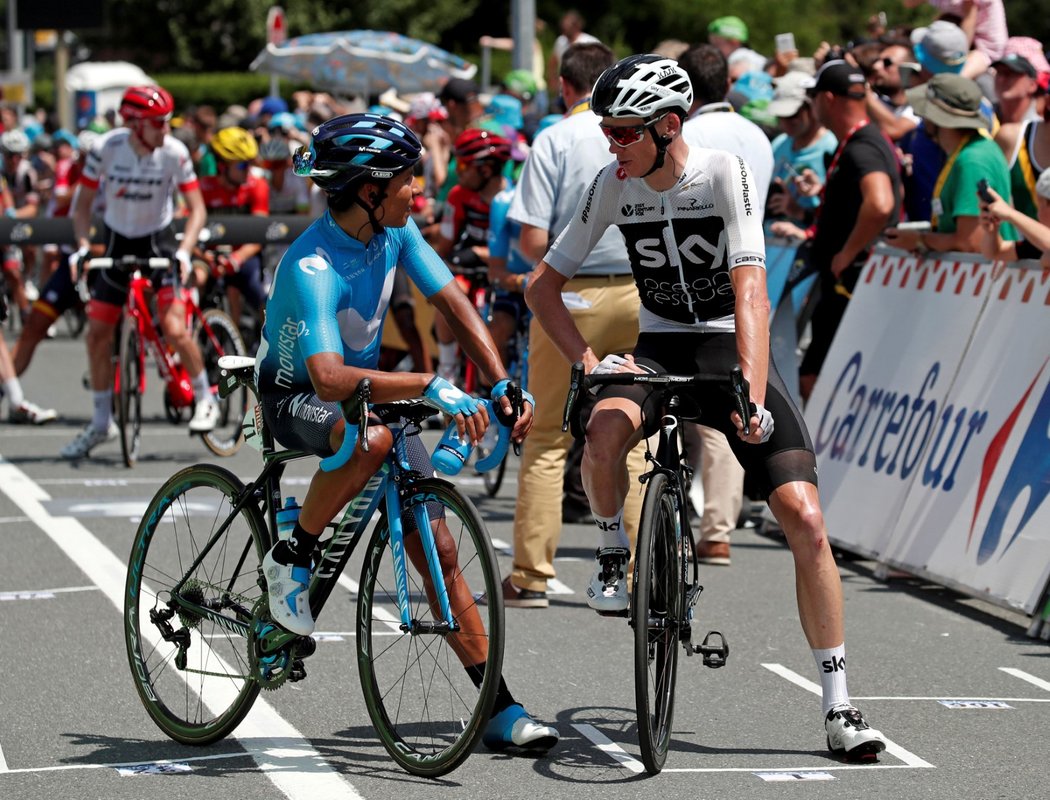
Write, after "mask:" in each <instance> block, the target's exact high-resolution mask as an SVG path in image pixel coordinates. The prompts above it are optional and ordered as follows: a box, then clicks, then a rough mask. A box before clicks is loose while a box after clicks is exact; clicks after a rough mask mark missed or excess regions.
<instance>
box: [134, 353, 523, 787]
mask: <svg viewBox="0 0 1050 800" xmlns="http://www.w3.org/2000/svg"><path fill="white" fill-rule="evenodd" d="M253 363H254V360H253V359H250V358H233V359H224V360H223V362H222V365H221V366H222V367H223V378H222V381H221V382H220V393H231V392H235V391H237V390H238V389H239V388H241V387H245V386H247V387H248V388H250V389H251V390H252V391H253V392H255V393H256V394H257V392H256V389H255V386H254V383H253V375H252V372H253ZM368 390H369V387H368V382H367V381H362V384H361V386H360V388H359V389H358V391H357V393H356V394H355V395H354V397H352V398H350V399H349V400H348V401H346V402H345V403H344V404H343V413H344V415H345V416H346V419H347V436H346V437H345V441H344V445H343V448H342V449H341V450H340V452H339V453H336V454H335V455H334V456H332V457H330V458H328V459H324V460H322V463H321V466H322V469H336V468H338V467H339V466H341V465H342V464H344V463H346V461H347V460H348V459H349V457H350V455H351V453H352V451H353V448H354V445H355V441H360V442H362V443H367V441H368V440H367V437H366V433H367V426H368V424H369V415H370V414H371V415H372V416H373V417H377V418H378V419H379V420H380V421H381V422H382V423H383V424H386V425H387V426H388V427H390V428H391V430H392V432H393V433H394V446H393V448H392V450H391V453H390V455H389V456H388V457H387V459H386V461H385V462H384V464H383V467H382V469H381V470H380V471H379V472H378V473H377V474H376V475H375V476H373V477H372V478H371V479H370V480H369V481H368V483H367V484H366V486H365V487H364V489H363V490H362V491H361V493H360V494H359V495H358V496H357V497H356V498H355V499H354V500H352V501H351V502H350V504H349V506H348V507H347V509H346V512H345V513H344V515H343V517H342V519H341V520H340V521H339V522H338V523H336V524H334V525H331V526H329V527H330V528H331V531H330V532H326V533H325V534H323V535H322V537H321V540H320V542H319V545H318V547H317V549H316V550H315V553H314V570H313V575H312V578H311V582H310V606H311V609H312V611H313V614H314V618H315V619H317V618H318V617H319V614H320V612H321V610H322V609H323V608H324V606H325V604H326V602H327V601H328V599H329V598H330V597H331V595H332V591H333V590H334V588H335V586H336V584H337V583H341V584H344V585H346V587H347V588H349V589H351V591H353V592H356V594H357V614H356V617H357V619H356V630H355V632H356V636H355V644H356V650H357V664H358V671H359V677H360V683H361V689H362V692H363V694H364V700H365V705H366V707H367V709H368V713H369V716H370V717H371V720H372V723H373V725H374V726H375V730H376V733H377V734H378V736H379V739H380V741H381V742H382V744H383V746H384V747H385V748H386V750H387V752H388V753H389V754H390V756H391V758H393V759H394V761H396V762H397V763H398V764H399V765H400V766H401V767H403V768H404V769H405V770H407V771H409V772H411V773H413V774H416V775H423V776H428V777H434V776H438V775H443V774H445V773H447V772H450V771H451V770H453V769H455V768H456V767H457V766H458V765H459V764H461V763H462V762H463V760H464V759H466V758H467V756H468V755H469V754H470V752H471V751H472V750H473V748H474V746H475V745H476V744H477V742H478V740H479V739H480V737H481V735H482V733H483V730H484V727H485V724H486V723H487V722H488V720H489V717H490V715H491V711H492V706H493V702H494V700H495V697H496V691H497V689H498V685H499V679H500V675H501V673H502V664H503V642H504V629H503V603H502V599H501V598H502V593H501V591H500V575H499V569H498V566H497V563H496V556H495V553H494V551H493V549H492V544H491V542H490V540H489V536H488V532H487V530H486V528H485V523H484V521H483V520H482V519H481V517H480V515H479V514H478V512H477V510H476V509H475V508H474V506H473V504H472V503H471V502H470V500H468V499H467V498H465V497H463V496H462V495H461V494H460V493H459V492H458V491H457V490H456V489H455V487H454V486H453V485H452V484H450V483H448V482H447V481H444V480H440V479H437V478H433V477H428V476H424V475H423V474H421V473H419V472H416V471H413V470H412V469H411V468H410V467H409V464H408V460H407V456H406V440H407V437H409V436H413V435H416V434H418V433H419V430H420V424H421V423H422V421H423V420H424V419H426V418H428V417H430V416H431V415H432V414H433V408H431V407H430V406H427V405H426V404H425V403H424V402H423V401H422V400H409V401H403V402H396V403H388V404H383V405H375V406H369V405H368ZM366 409H370V414H369V412H368V411H366ZM354 426H356V427H357V436H356V437H355V436H353V435H351V432H352V431H353V430H354ZM245 427H246V439H247V440H249V441H250V440H251V439H252V438H253V437H258V439H259V440H261V444H262V448H261V450H262V457H263V469H262V472H261V473H260V474H259V476H258V477H257V478H256V479H255V480H253V481H251V482H250V483H248V484H245V483H243V482H242V481H241V480H240V479H239V478H237V476H235V475H234V474H233V473H231V472H230V471H229V470H226V469H223V468H221V467H218V466H215V465H213V464H198V465H196V466H192V467H188V468H186V469H184V470H181V471H180V472H178V473H176V474H175V475H173V476H172V477H171V478H170V479H168V481H167V482H166V483H165V484H164V485H163V486H161V488H160V490H159V491H158V492H157V494H156V495H155V496H154V498H153V500H152V501H151V502H150V504H149V506H148V508H147V510H146V513H145V515H144V516H143V518H142V522H141V524H140V525H139V528H138V532H137V533H136V535H135V541H134V544H133V546H132V550H131V558H130V561H129V565H128V573H127V583H126V587H125V608H124V633H125V639H126V643H127V652H128V659H129V662H130V666H131V671H132V675H133V677H134V682H135V686H136V689H137V690H138V694H139V697H140V698H141V700H142V703H143V705H144V706H145V708H146V711H147V712H148V713H149V715H150V717H152V719H153V720H154V722H156V724H157V725H158V726H159V727H160V728H161V730H163V731H164V733H165V734H167V735H168V736H170V737H171V738H172V739H175V740H176V741H179V742H182V743H185V744H193V745H205V744H209V743H211V742H215V741H217V740H219V739H221V738H223V737H224V736H226V735H228V734H229V733H230V732H231V731H233V730H234V729H235V728H236V727H237V725H238V724H239V723H240V722H241V720H242V719H243V718H244V716H245V715H246V714H247V713H248V711H249V709H250V708H251V706H252V703H253V702H254V701H255V699H256V697H257V696H258V693H259V691H260V690H261V689H277V688H278V687H280V686H282V685H283V684H284V683H285V682H286V681H299V680H302V679H303V678H305V677H306V670H305V667H304V661H305V660H306V659H307V658H308V657H309V656H310V655H311V654H312V653H313V652H314V650H315V648H316V642H315V640H314V639H313V638H312V637H308V636H296V635H295V634H292V633H289V632H288V631H286V630H284V629H282V628H280V627H278V626H277V625H276V624H275V623H274V622H273V620H272V619H271V617H270V613H269V606H268V603H267V590H266V589H267V587H266V582H265V579H264V576H263V572H262V568H261V562H262V557H263V555H264V554H265V553H266V552H267V550H269V548H270V547H271V545H272V544H273V543H274V542H275V541H276V535H277V534H276V530H277V527H276V512H277V510H279V509H280V508H281V506H282V497H281V485H280V480H281V476H282V474H283V472H284V469H285V467H286V465H287V464H288V463H289V462H290V461H293V460H296V459H301V458H304V457H306V456H307V455H308V454H306V453H302V452H298V451H291V450H279V449H277V447H276V446H275V443H274V440H273V437H272V435H271V434H270V432H269V431H268V430H266V429H265V428H264V427H263V426H262V424H261V414H260V413H259V411H258V408H257V407H256V412H255V415H254V420H252V419H251V417H249V418H248V420H247V421H246V425H245ZM500 439H501V441H502V442H504V446H505V443H506V441H507V439H508V436H507V435H502V434H501V437H500ZM373 523H374V524H373ZM366 534H367V536H366ZM363 538H364V539H365V540H366V541H367V545H366V547H365V549H364V553H363V558H362V560H361V565H360V578H359V581H358V582H357V583H356V584H354V583H353V582H352V581H350V580H349V579H348V578H345V577H342V573H343V570H344V568H345V567H346V566H347V563H348V562H349V560H350V557H351V555H352V553H353V552H354V551H355V549H356V548H357V546H358V545H359V543H360V542H361V540H362V539H363ZM475 594H476V595H477V596H481V595H485V596H487V597H488V598H489V600H488V603H487V604H486V605H481V606H479V605H478V603H477V601H476V600H475ZM465 665H471V666H472V667H473V669H472V670H471V671H468V670H467V669H465ZM477 665H483V667H482V669H480V670H479V669H477V668H476V667H477ZM479 672H480V675H479Z"/></svg>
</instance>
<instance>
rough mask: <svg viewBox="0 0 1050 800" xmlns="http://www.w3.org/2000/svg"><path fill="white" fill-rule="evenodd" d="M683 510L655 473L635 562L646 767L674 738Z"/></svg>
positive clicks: (655, 764) (652, 768)
mask: <svg viewBox="0 0 1050 800" xmlns="http://www.w3.org/2000/svg"><path fill="white" fill-rule="evenodd" d="M677 520H678V515H677V511H676V510H675V495H674V490H673V488H672V487H671V484H670V482H669V481H668V478H667V475H665V474H663V473H661V472H657V473H654V474H653V475H652V477H650V479H649V486H648V488H647V489H646V491H645V500H644V501H643V503H642V516H641V521H640V522H639V525H638V552H637V555H636V556H635V562H634V589H633V592H634V602H633V604H632V607H633V611H632V617H633V625H634V693H635V704H636V707H637V711H638V739H639V744H640V745H641V751H642V763H643V764H645V769H646V772H648V773H649V774H650V775H655V774H656V773H658V772H659V771H660V770H661V769H663V766H664V762H665V761H666V760H667V749H668V746H669V745H670V743H671V723H672V720H673V718H674V690H675V681H676V679H677V669H678V647H679V643H678V626H679V621H680V618H681V612H682V599H683V589H682V586H681V581H680V573H679V566H678V544H677V537H676V536H675V532H676V528H677V524H678V523H677Z"/></svg>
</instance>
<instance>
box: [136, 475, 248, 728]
mask: <svg viewBox="0 0 1050 800" xmlns="http://www.w3.org/2000/svg"><path fill="white" fill-rule="evenodd" d="M243 490H244V485H243V484H242V483H241V481H240V480H239V479H238V478H237V477H236V476H235V475H233V474H232V473H231V472H229V471H227V470H225V469H221V468H219V467H215V466H212V465H210V464H199V465H197V466H194V467H188V468H187V469H184V470H182V471H181V472H178V473H176V474H175V475H173V476H172V477H171V478H169V479H168V481H167V483H165V484H164V485H163V486H162V487H161V488H160V491H158V492H157V494H156V495H155V496H154V498H153V500H152V501H151V502H150V504H149V507H148V508H147V509H146V513H145V515H144V516H143V518H142V523H141V524H140V525H139V529H138V532H137V533H136V535H135V543H134V545H133V546H132V548H131V559H130V561H129V563H128V576H127V583H126V584H125V591H124V638H125V641H126V644H127V650H128V660H129V662H130V664H131V673H132V676H133V678H134V681H135V688H136V689H137V691H138V694H139V698H140V699H141V700H142V704H143V705H144V706H145V707H146V711H147V712H148V713H149V715H150V717H152V718H153V721H154V722H156V723H157V725H158V726H159V727H160V729H161V730H162V731H164V733H166V734H167V735H168V736H170V737H171V738H172V739H174V740H175V741H177V742H182V743H183V744H190V745H205V744H210V743H212V742H215V741H217V740H219V739H221V738H223V737H224V736H226V735H227V734H229V733H230V731H232V730H233V729H234V728H235V727H237V725H238V724H239V723H240V721H241V720H242V719H243V718H244V715H245V714H247V713H248V709H250V708H251V706H252V703H253V702H254V701H255V698H256V696H257V695H258V693H259V684H258V683H257V682H256V681H255V679H254V677H253V675H252V672H251V668H250V663H249V657H248V640H247V638H246V637H247V633H248V630H249V627H250V625H251V622H252V612H253V609H254V608H255V606H256V603H258V602H259V600H260V599H263V600H264V599H265V597H266V595H265V593H264V591H263V590H262V589H261V588H260V583H261V573H260V564H261V561H262V556H263V553H264V552H265V548H266V542H267V541H268V533H267V529H266V524H265V522H264V521H263V517H262V514H261V512H260V511H259V508H258V506H256V505H254V504H253V503H250V504H248V505H246V506H244V507H243V508H241V509H240V510H239V511H238V512H237V513H236V514H233V513H232V511H233V506H234V503H235V501H236V498H237V497H238V496H239V495H240V494H241V492H243ZM200 609H207V610H208V612H211V615H210V616H209V615H205V614H203V613H202V612H201V611H200Z"/></svg>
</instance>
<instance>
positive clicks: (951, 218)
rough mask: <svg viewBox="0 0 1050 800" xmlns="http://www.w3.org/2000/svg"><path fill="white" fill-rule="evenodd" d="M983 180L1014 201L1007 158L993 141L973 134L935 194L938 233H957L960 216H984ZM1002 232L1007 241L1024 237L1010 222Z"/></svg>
mask: <svg viewBox="0 0 1050 800" xmlns="http://www.w3.org/2000/svg"><path fill="white" fill-rule="evenodd" d="M949 158H950V156H949ZM981 178H984V179H985V180H986V181H988V186H990V187H991V188H992V189H994V190H995V191H996V193H998V194H999V196H1000V197H1002V198H1003V199H1004V200H1005V201H1006V202H1008V203H1009V202H1011V194H1010V168H1009V167H1008V166H1007V164H1006V156H1004V155H1003V151H1002V150H1001V149H1000V148H999V145H997V144H996V143H995V142H994V141H992V140H991V139H989V138H987V137H985V136H981V135H979V134H973V135H972V136H971V137H970V139H969V141H967V142H966V143H965V144H963V146H962V149H961V150H960V151H959V154H958V155H957V156H956V157H955V163H954V164H952V166H951V171H950V172H949V173H948V177H947V178H946V179H945V181H944V186H942V187H941V192H940V194H937V193H936V191H935V192H934V197H933V210H934V213H935V214H936V215H937V229H936V230H937V232H938V233H955V230H956V222H955V221H956V219H957V218H958V217H979V216H980V215H981V206H980V201H979V200H978V198H977V182H978V181H979V180H981ZM1000 231H1001V233H1002V237H1003V239H1005V240H1006V241H1008V242H1015V241H1017V240H1018V239H1020V238H1021V237H1020V236H1019V235H1018V233H1017V230H1016V229H1015V228H1014V226H1013V225H1011V224H1009V223H1007V222H1004V223H1003V224H1002V226H1001V227H1000Z"/></svg>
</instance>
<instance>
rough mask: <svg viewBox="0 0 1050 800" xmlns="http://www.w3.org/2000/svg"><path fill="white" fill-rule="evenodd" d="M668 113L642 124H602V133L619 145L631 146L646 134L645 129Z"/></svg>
mask: <svg viewBox="0 0 1050 800" xmlns="http://www.w3.org/2000/svg"><path fill="white" fill-rule="evenodd" d="M666 116H667V115H666V114H661V115H660V116H659V117H657V118H656V119H654V120H652V121H650V122H643V123H642V124H640V125H602V126H601V129H602V133H603V134H604V135H605V138H606V139H608V140H609V141H610V142H612V143H613V144H615V145H616V146H618V147H630V146H631V145H632V144H637V143H638V142H640V141H641V140H642V137H643V136H645V129H646V128H648V127H650V126H652V125H655V124H656V123H657V122H659V121H660V120H662V119H663V118H664V117H666Z"/></svg>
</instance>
